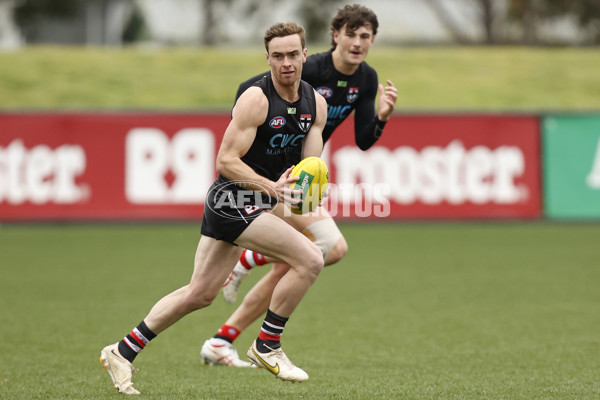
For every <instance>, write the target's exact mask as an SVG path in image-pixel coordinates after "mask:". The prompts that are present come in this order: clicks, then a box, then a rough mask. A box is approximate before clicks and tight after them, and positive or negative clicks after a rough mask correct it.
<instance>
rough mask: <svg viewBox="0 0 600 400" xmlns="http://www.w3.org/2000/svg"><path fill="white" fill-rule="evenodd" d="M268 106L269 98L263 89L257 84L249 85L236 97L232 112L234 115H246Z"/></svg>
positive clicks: (265, 108) (266, 108)
mask: <svg viewBox="0 0 600 400" xmlns="http://www.w3.org/2000/svg"><path fill="white" fill-rule="evenodd" d="M268 108H269V100H268V99H267V96H266V95H265V93H264V92H263V90H262V89H261V88H260V87H258V86H250V87H249V88H248V89H246V90H245V91H244V92H243V93H242V94H241V95H240V97H239V98H238V99H237V101H236V103H235V106H234V108H233V113H232V114H233V116H234V117H236V116H237V117H246V116H248V115H253V114H256V111H257V110H263V109H264V110H268Z"/></svg>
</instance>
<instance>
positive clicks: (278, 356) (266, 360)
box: [246, 340, 308, 383]
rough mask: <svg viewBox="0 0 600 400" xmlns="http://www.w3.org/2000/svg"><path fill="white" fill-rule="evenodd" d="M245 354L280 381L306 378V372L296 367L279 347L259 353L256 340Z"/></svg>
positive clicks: (298, 380)
mask: <svg viewBox="0 0 600 400" xmlns="http://www.w3.org/2000/svg"><path fill="white" fill-rule="evenodd" d="M246 356H247V357H248V358H249V359H250V361H252V362H253V363H254V364H256V366H257V367H259V368H266V369H267V371H269V372H270V373H272V374H273V375H275V378H279V379H281V380H282V381H291V382H292V383H294V382H304V381H306V380H308V374H307V373H306V372H304V371H303V370H302V369H300V368H298V367H296V366H295V365H294V364H293V363H292V362H291V361H290V359H289V358H287V356H286V355H285V353H284V352H283V350H281V348H278V349H271V351H270V352H268V353H259V352H258V350H256V340H254V342H253V343H252V346H250V348H249V349H248V353H247V354H246Z"/></svg>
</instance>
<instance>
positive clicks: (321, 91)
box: [317, 86, 333, 99]
mask: <svg viewBox="0 0 600 400" xmlns="http://www.w3.org/2000/svg"><path fill="white" fill-rule="evenodd" d="M317 92H318V93H319V94H320V95H321V96H323V97H325V98H326V99H328V98H330V97H331V96H333V90H331V89H330V88H328V87H327V86H320V87H318V88H317Z"/></svg>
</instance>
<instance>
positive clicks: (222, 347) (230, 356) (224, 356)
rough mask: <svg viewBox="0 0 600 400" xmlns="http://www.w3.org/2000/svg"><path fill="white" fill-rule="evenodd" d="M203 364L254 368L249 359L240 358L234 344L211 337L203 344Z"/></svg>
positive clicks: (201, 355)
mask: <svg viewBox="0 0 600 400" xmlns="http://www.w3.org/2000/svg"><path fill="white" fill-rule="evenodd" d="M200 359H201V360H202V364H208V365H225V366H227V367H240V368H254V365H253V364H251V363H249V362H248V361H243V360H240V356H239V355H238V352H237V350H236V349H235V347H234V346H233V344H231V343H229V342H228V341H226V340H223V339H218V338H210V339H208V340H207V341H205V342H204V345H202V350H200Z"/></svg>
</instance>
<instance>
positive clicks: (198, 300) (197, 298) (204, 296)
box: [183, 290, 217, 312]
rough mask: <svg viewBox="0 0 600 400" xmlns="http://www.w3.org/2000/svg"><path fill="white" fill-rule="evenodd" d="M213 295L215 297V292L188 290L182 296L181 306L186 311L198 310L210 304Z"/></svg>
mask: <svg viewBox="0 0 600 400" xmlns="http://www.w3.org/2000/svg"><path fill="white" fill-rule="evenodd" d="M215 297H217V293H210V292H207V291H202V292H199V291H194V290H189V291H188V293H187V294H186V296H185V297H184V300H183V307H184V308H185V310H186V311H187V312H192V311H195V310H199V309H201V308H205V307H208V306H210V305H211V304H212V302H213V300H214V299H215Z"/></svg>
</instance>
